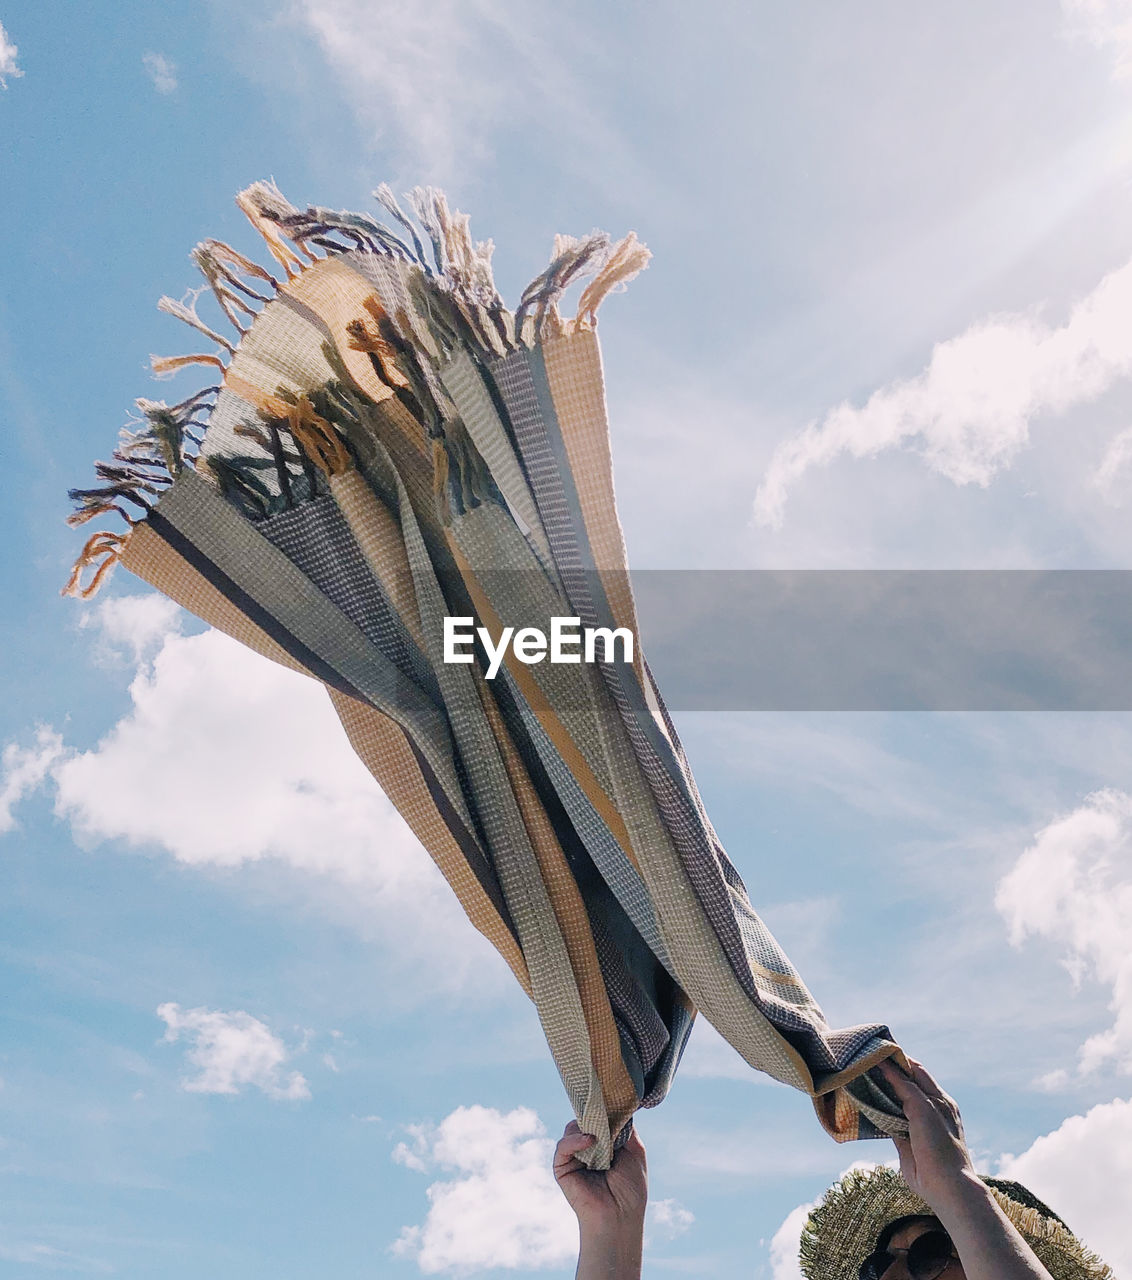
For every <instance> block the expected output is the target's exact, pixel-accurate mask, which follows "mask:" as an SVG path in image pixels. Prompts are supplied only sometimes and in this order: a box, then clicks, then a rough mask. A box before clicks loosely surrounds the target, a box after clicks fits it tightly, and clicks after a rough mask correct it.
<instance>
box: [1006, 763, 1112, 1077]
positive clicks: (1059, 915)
mask: <svg viewBox="0 0 1132 1280" xmlns="http://www.w3.org/2000/svg"><path fill="white" fill-rule="evenodd" d="M995 905H996V906H997V907H998V909H999V911H1000V912H1001V913H1002V915H1003V917H1004V918H1005V920H1006V922H1007V924H1008V926H1009V928H1010V940H1011V942H1012V943H1013V944H1014V945H1015V946H1019V945H1021V943H1022V942H1023V941H1024V940H1025V939H1026V938H1027V937H1029V936H1030V935H1035V936H1037V937H1042V938H1047V939H1049V940H1050V941H1052V942H1055V943H1059V944H1060V945H1061V946H1063V947H1065V949H1066V951H1065V956H1064V963H1065V965H1066V967H1067V968H1068V970H1069V972H1070V974H1071V975H1072V977H1073V980H1074V982H1075V983H1077V984H1080V983H1081V982H1082V981H1083V980H1084V979H1086V978H1092V979H1095V980H1096V981H1098V982H1103V983H1106V984H1108V985H1111V987H1112V1001H1111V1006H1110V1007H1111V1008H1112V1010H1113V1013H1114V1014H1115V1021H1114V1022H1113V1025H1112V1026H1111V1027H1110V1028H1109V1029H1108V1030H1106V1031H1103V1032H1100V1033H1099V1034H1097V1035H1094V1036H1091V1037H1090V1038H1089V1039H1088V1040H1086V1042H1085V1043H1084V1044H1083V1045H1082V1046H1081V1050H1080V1053H1079V1056H1078V1070H1079V1072H1080V1074H1082V1075H1083V1074H1086V1073H1088V1072H1090V1071H1094V1070H1096V1069H1097V1068H1099V1067H1101V1066H1103V1065H1106V1064H1111V1065H1112V1066H1115V1067H1116V1069H1117V1070H1119V1071H1122V1072H1125V1073H1132V796H1130V795H1128V794H1127V793H1125V792H1123V791H1118V790H1115V789H1111V788H1109V789H1106V790H1103V791H1097V792H1094V793H1093V794H1092V795H1090V796H1088V797H1087V798H1086V800H1085V802H1084V803H1083V804H1082V805H1080V806H1079V807H1078V808H1076V809H1074V810H1073V811H1072V812H1071V813H1068V814H1066V815H1065V816H1064V817H1061V818H1058V819H1057V820H1056V821H1055V822H1051V823H1050V824H1049V825H1048V826H1047V827H1044V828H1043V829H1042V830H1041V831H1039V832H1038V833H1037V835H1036V837H1035V838H1034V843H1033V844H1032V845H1031V846H1030V847H1029V848H1028V849H1027V850H1026V851H1025V852H1024V853H1023V854H1022V856H1021V857H1020V858H1019V859H1018V861H1017V862H1016V863H1015V864H1014V867H1013V868H1012V869H1011V871H1010V872H1009V873H1008V874H1007V875H1006V876H1004V877H1003V879H1002V880H1001V881H1000V882H999V886H998V890H997V893H996V896H995ZM1065 1079H1067V1077H1062V1076H1060V1075H1058V1074H1057V1073H1051V1074H1050V1075H1047V1076H1045V1077H1043V1083H1044V1084H1045V1086H1046V1087H1052V1086H1056V1084H1058V1083H1060V1082H1062V1081H1063V1080H1065Z"/></svg>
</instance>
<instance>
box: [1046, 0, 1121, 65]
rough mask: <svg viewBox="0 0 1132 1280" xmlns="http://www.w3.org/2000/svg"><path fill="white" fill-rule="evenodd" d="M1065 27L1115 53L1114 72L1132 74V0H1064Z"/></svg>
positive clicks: (1097, 45) (1062, 1)
mask: <svg viewBox="0 0 1132 1280" xmlns="http://www.w3.org/2000/svg"><path fill="white" fill-rule="evenodd" d="M1061 10H1062V13H1064V15H1065V19H1066V29H1067V30H1068V32H1069V34H1070V35H1077V36H1083V37H1084V38H1085V39H1086V40H1088V41H1089V42H1090V43H1091V44H1094V45H1095V46H1096V47H1097V48H1098V49H1104V50H1106V51H1107V52H1108V53H1110V54H1111V56H1112V61H1113V74H1114V75H1115V76H1116V77H1117V78H1123V77H1125V76H1128V75H1130V74H1132V0H1061Z"/></svg>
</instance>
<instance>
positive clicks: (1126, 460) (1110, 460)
mask: <svg viewBox="0 0 1132 1280" xmlns="http://www.w3.org/2000/svg"><path fill="white" fill-rule="evenodd" d="M1093 484H1094V485H1095V486H1096V487H1097V488H1098V489H1099V490H1100V492H1101V496H1102V497H1103V498H1104V500H1105V501H1106V502H1108V503H1110V504H1111V505H1112V506H1114V507H1119V506H1121V505H1122V504H1123V499H1124V494H1125V493H1126V492H1127V491H1128V489H1129V487H1130V486H1132V427H1126V428H1125V429H1124V430H1123V431H1121V432H1119V433H1118V434H1117V435H1115V436H1113V438H1112V439H1111V440H1110V441H1109V442H1108V447H1107V448H1106V449H1105V455H1104V457H1103V458H1102V459H1101V461H1100V465H1099V466H1098V467H1097V469H1096V471H1094V472H1093Z"/></svg>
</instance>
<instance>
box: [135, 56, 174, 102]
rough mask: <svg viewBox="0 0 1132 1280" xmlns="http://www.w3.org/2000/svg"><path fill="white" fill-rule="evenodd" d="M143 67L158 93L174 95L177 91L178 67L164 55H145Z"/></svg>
mask: <svg viewBox="0 0 1132 1280" xmlns="http://www.w3.org/2000/svg"><path fill="white" fill-rule="evenodd" d="M142 66H143V67H145V73H146V75H147V76H149V78H150V79H151V80H152V81H153V87H154V88H155V89H156V90H157V92H158V93H173V92H175V91H176V89H177V83H178V81H177V67H176V65H175V64H174V62H173V61H172V59H171V58H167V57H166V56H165V55H164V54H163V53H143V54H142Z"/></svg>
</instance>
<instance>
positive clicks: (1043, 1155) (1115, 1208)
mask: <svg viewBox="0 0 1132 1280" xmlns="http://www.w3.org/2000/svg"><path fill="white" fill-rule="evenodd" d="M996 1172H997V1173H998V1174H999V1176H1000V1177H1004V1178H1014V1179H1016V1180H1017V1181H1018V1182H1021V1183H1022V1184H1023V1185H1025V1186H1027V1187H1029V1188H1030V1190H1031V1191H1033V1192H1034V1194H1035V1195H1036V1196H1039V1197H1040V1198H1041V1199H1042V1200H1044V1201H1046V1203H1047V1204H1048V1205H1049V1206H1050V1208H1051V1209H1053V1210H1054V1212H1055V1213H1057V1214H1058V1215H1059V1216H1060V1217H1062V1218H1064V1219H1065V1221H1066V1222H1067V1223H1068V1224H1069V1227H1070V1229H1071V1230H1072V1231H1073V1232H1074V1233H1075V1234H1076V1235H1077V1236H1078V1237H1079V1238H1080V1239H1081V1240H1083V1241H1084V1242H1085V1243H1086V1244H1087V1245H1088V1246H1089V1247H1090V1248H1092V1249H1095V1250H1096V1252H1097V1253H1099V1254H1100V1255H1101V1257H1102V1258H1103V1259H1104V1260H1105V1262H1107V1263H1108V1264H1109V1266H1110V1267H1112V1269H1113V1270H1114V1271H1115V1272H1116V1274H1117V1275H1118V1276H1126V1275H1132V1236H1130V1234H1129V1231H1128V1223H1129V1222H1132V1099H1119V1098H1117V1099H1114V1100H1113V1101H1112V1102H1105V1103H1101V1104H1100V1105H1099V1106H1096V1107H1093V1108H1092V1109H1091V1110H1090V1111H1088V1112H1086V1113H1085V1114H1084V1115H1083V1116H1070V1117H1069V1118H1068V1119H1067V1120H1065V1121H1064V1122H1063V1123H1062V1124H1061V1125H1060V1126H1059V1127H1058V1128H1057V1129H1055V1130H1054V1131H1053V1132H1052V1133H1047V1134H1045V1135H1044V1136H1043V1137H1040V1138H1038V1139H1037V1141H1036V1142H1034V1144H1033V1145H1032V1146H1031V1147H1030V1148H1029V1149H1028V1150H1026V1151H1024V1152H1023V1153H1022V1154H1021V1155H1019V1156H1013V1155H1007V1156H1003V1157H1002V1159H1001V1160H1000V1161H999V1165H998V1169H997V1171H996Z"/></svg>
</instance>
